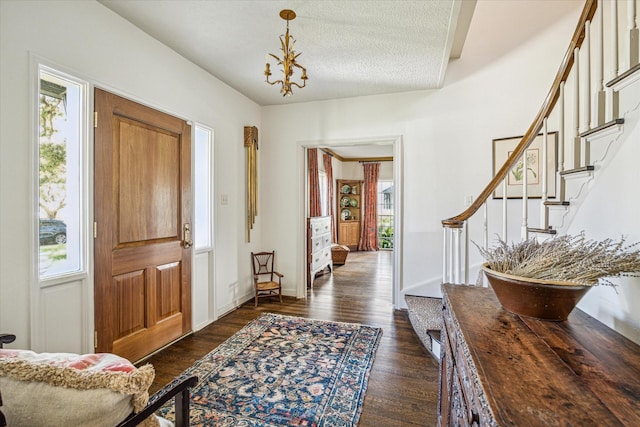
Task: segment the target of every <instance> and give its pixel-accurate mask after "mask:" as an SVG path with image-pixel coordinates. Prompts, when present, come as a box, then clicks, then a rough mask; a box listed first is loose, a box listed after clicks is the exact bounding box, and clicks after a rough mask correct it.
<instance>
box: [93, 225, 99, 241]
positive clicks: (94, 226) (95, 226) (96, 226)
mask: <svg viewBox="0 0 640 427" xmlns="http://www.w3.org/2000/svg"><path fill="white" fill-rule="evenodd" d="M93 238H94V239H97V238H98V223H97V222H94V223H93Z"/></svg>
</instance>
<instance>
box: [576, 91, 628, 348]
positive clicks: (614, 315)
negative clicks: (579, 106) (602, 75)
mask: <svg viewBox="0 0 640 427" xmlns="http://www.w3.org/2000/svg"><path fill="white" fill-rule="evenodd" d="M620 113H621V117H623V118H624V119H625V122H624V126H623V128H622V131H623V133H622V134H621V135H618V136H615V137H614V138H613V139H612V140H608V139H603V140H600V141H595V142H594V143H592V146H593V145H596V144H597V145H605V146H604V147H600V148H602V149H603V150H604V149H607V151H608V152H607V153H606V157H604V159H603V160H602V161H596V162H595V164H596V165H595V167H596V170H595V172H594V177H593V178H594V179H593V180H592V181H590V182H589V183H588V188H587V192H586V196H585V197H584V198H583V199H582V200H578V203H579V207H578V209H576V211H575V216H574V217H573V220H572V221H571V224H570V225H569V227H568V229H567V230H566V232H567V233H568V234H579V233H580V232H582V231H584V232H585V234H586V237H587V238H590V239H596V240H603V239H607V238H611V239H614V240H618V239H620V237H622V236H624V237H625V238H626V242H627V244H632V243H636V242H640V223H639V222H638V219H639V218H640V200H638V197H637V194H638V183H639V182H640V169H639V168H638V166H637V163H638V159H640V80H636V82H635V83H634V84H633V85H631V86H629V87H628V88H625V89H623V90H622V91H621V93H620ZM597 159H600V156H598V157H597V158H595V159H594V160H597ZM572 204H573V202H572ZM635 249H636V250H637V249H638V248H637V247H636V248H635ZM612 282H614V283H616V285H618V286H617V287H616V288H615V289H614V288H611V287H609V286H596V287H594V288H593V289H591V290H589V292H588V293H587V294H586V295H585V297H584V298H583V299H582V301H580V303H579V304H578V307H579V308H581V309H582V310H584V311H585V312H587V313H589V314H590V315H592V316H593V317H595V318H597V319H599V320H600V321H602V322H603V323H605V324H606V325H608V326H609V327H611V328H614V329H616V330H618V331H620V332H621V333H622V334H623V335H625V336H627V337H628V338H629V339H631V340H633V341H635V342H636V343H640V309H639V307H640V278H631V277H625V278H621V279H616V280H612Z"/></svg>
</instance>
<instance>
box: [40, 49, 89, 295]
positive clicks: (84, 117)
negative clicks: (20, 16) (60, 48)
mask: <svg viewBox="0 0 640 427" xmlns="http://www.w3.org/2000/svg"><path fill="white" fill-rule="evenodd" d="M32 61H33V68H32V70H33V72H32V82H31V104H32V106H31V111H32V114H31V121H32V126H31V128H32V144H31V152H32V155H31V158H32V161H33V163H32V171H31V174H30V176H31V180H32V182H31V188H32V194H33V196H32V203H33V209H32V210H31V212H32V221H31V223H32V224H33V226H32V239H31V242H32V244H31V251H30V252H31V256H32V257H33V261H34V262H32V263H31V265H32V266H33V276H34V280H33V282H32V283H37V284H38V287H39V288H45V287H48V286H55V285H58V284H61V283H65V282H69V281H72V280H82V279H86V278H87V275H88V271H89V266H90V256H91V253H90V252H91V250H90V249H89V248H92V246H91V244H90V241H89V240H90V236H91V234H90V232H89V222H90V221H89V220H90V218H91V217H92V211H93V210H92V208H91V207H92V200H91V199H90V186H91V185H92V183H93V180H92V179H90V173H89V168H90V155H91V154H92V152H93V150H92V143H93V135H92V131H93V127H92V126H91V123H92V121H91V110H92V108H91V105H92V104H91V101H92V96H91V91H92V85H91V84H90V83H89V81H87V80H86V79H82V78H80V77H78V76H77V75H75V74H72V72H69V71H67V70H65V69H64V67H60V66H58V65H55V64H51V63H49V62H48V61H45V60H43V59H41V58H37V57H33V58H32ZM41 72H46V73H48V74H52V75H54V76H57V77H60V78H62V79H65V80H68V81H70V82H73V83H74V84H77V85H78V86H80V87H81V92H82V93H81V95H80V106H79V111H80V131H79V134H80V146H79V147H78V151H79V159H78V160H79V163H80V164H79V172H78V173H79V178H80V182H79V183H78V206H77V207H76V209H78V210H79V236H78V245H79V260H78V261H79V268H78V270H75V271H70V272H63V273H59V274H54V275H51V276H46V277H40V268H39V267H40V263H39V256H40V239H39V214H38V211H39V204H40V180H39V165H40V126H39V115H40V114H39V112H40V110H39V108H40V73H41Z"/></svg>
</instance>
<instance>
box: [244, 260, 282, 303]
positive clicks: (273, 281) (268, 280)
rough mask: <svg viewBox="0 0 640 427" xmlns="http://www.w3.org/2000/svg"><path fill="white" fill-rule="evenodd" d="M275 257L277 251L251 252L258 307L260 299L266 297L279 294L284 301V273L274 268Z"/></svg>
mask: <svg viewBox="0 0 640 427" xmlns="http://www.w3.org/2000/svg"><path fill="white" fill-rule="evenodd" d="M275 257H276V253H275V251H271V252H255V253H254V252H251V261H252V262H251V266H252V267H253V287H254V289H255V292H256V302H255V306H256V307H257V306H258V299H259V298H265V297H272V296H279V297H280V302H281V303H282V278H283V277H284V275H282V274H280V273H278V272H277V271H275V270H274V269H273V264H274V261H275Z"/></svg>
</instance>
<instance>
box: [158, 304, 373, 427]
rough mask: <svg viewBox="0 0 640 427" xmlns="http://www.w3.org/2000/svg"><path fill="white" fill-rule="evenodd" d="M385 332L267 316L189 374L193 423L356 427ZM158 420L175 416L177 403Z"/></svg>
mask: <svg viewBox="0 0 640 427" xmlns="http://www.w3.org/2000/svg"><path fill="white" fill-rule="evenodd" d="M381 336H382V329H381V328H374V327H371V326H365V325H360V324H354V323H340V322H328V321H320V320H310V319H304V318H300V317H292V316H283V315H278V314H273V313H265V314H262V315H261V316H260V317H258V318H257V319H255V320H253V321H252V322H251V323H249V324H248V325H246V326H245V327H244V328H242V329H241V330H240V331H238V332H237V333H236V334H234V335H233V336H232V337H231V338H229V339H228V340H227V341H225V342H224V343H222V344H221V345H220V346H218V347H217V348H216V349H214V350H213V351H211V352H210V353H209V354H207V355H206V356H205V357H203V358H202V359H200V360H199V361H197V362H196V363H195V364H194V365H193V366H192V367H191V368H189V369H187V370H186V371H185V372H184V373H183V376H184V375H186V376H189V375H197V376H198V384H197V385H196V386H195V387H194V388H193V389H192V390H191V412H190V423H191V426H247V427H266V426H309V427H312V426H318V427H321V426H323V427H332V426H345V427H348V426H355V425H357V423H358V418H359V417H360V412H361V410H362V402H363V401H364V395H365V391H366V388H367V381H368V379H369V373H370V371H371V366H372V364H373V359H374V356H375V352H376V349H377V347H378V343H379V341H380V337H381ZM158 415H160V416H162V417H165V418H168V419H170V420H173V419H174V407H173V403H172V402H171V403H168V404H167V405H166V406H164V407H163V408H161V409H160V411H159V413H158Z"/></svg>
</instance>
